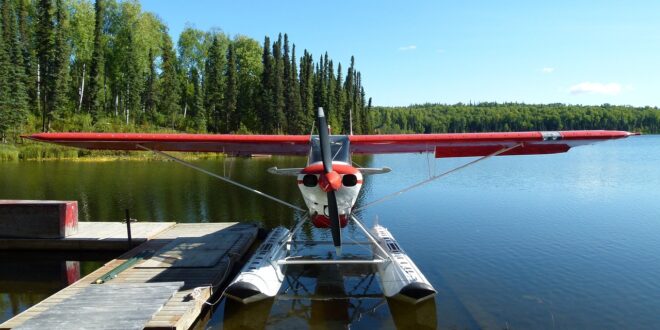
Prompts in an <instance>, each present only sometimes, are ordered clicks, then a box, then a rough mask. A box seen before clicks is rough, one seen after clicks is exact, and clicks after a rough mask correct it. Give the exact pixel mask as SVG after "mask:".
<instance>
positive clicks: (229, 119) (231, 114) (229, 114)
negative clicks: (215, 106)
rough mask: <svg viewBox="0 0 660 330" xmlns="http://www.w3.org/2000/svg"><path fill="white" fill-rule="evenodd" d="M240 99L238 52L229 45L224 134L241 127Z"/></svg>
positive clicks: (226, 70) (224, 99)
mask: <svg viewBox="0 0 660 330" xmlns="http://www.w3.org/2000/svg"><path fill="white" fill-rule="evenodd" d="M237 98H238V80H237V77H236V52H235V51H234V46H233V45H232V44H230V45H229V49H228V50H227V68H226V69H225V90H224V98H223V101H224V102H223V104H224V106H223V109H222V111H223V112H224V116H223V121H224V125H223V127H222V131H223V132H224V133H229V132H236V131H237V130H238V129H239V127H240V125H241V116H240V113H239V112H238V111H237V108H236V102H237Z"/></svg>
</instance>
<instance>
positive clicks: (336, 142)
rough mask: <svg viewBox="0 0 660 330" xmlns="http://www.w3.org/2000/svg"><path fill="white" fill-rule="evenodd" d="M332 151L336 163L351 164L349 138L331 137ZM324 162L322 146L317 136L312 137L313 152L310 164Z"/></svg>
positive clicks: (343, 136)
mask: <svg viewBox="0 0 660 330" xmlns="http://www.w3.org/2000/svg"><path fill="white" fill-rule="evenodd" d="M330 151H331V153H332V160H333V161H336V162H345V163H350V155H351V153H350V146H349V140H348V136H345V135H331V136H330ZM320 161H323V159H321V144H320V141H319V137H318V136H317V135H315V136H312V151H311V155H310V157H309V164H312V163H316V162H320Z"/></svg>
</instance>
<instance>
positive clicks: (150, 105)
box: [142, 49, 158, 123]
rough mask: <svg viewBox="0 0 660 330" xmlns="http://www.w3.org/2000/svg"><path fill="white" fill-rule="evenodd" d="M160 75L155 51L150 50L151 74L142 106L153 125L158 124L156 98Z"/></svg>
mask: <svg viewBox="0 0 660 330" xmlns="http://www.w3.org/2000/svg"><path fill="white" fill-rule="evenodd" d="M157 81H158V74H157V73H156V63H155V59H154V51H153V49H149V72H148V73H147V77H146V81H145V84H144V92H143V93H142V104H144V112H145V118H144V119H145V120H146V121H148V122H151V123H157V122H158V115H157V113H158V112H157V110H156V98H157V91H158V86H157V85H156V83H157Z"/></svg>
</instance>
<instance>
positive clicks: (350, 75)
mask: <svg viewBox="0 0 660 330" xmlns="http://www.w3.org/2000/svg"><path fill="white" fill-rule="evenodd" d="M354 66H355V59H354V58H353V56H351V65H350V66H349V67H348V72H347V73H346V81H345V82H344V93H343V94H344V95H343V96H344V98H345V99H344V101H345V103H344V106H343V107H342V108H341V110H340V112H341V115H340V116H341V117H340V118H339V119H340V120H341V123H342V131H343V132H345V133H347V134H353V113H354V111H355V110H354V109H355V108H354V107H355V103H354V98H353V96H354V95H355V94H354V90H353V88H354V86H353V85H354V80H353V79H354V70H355V68H354Z"/></svg>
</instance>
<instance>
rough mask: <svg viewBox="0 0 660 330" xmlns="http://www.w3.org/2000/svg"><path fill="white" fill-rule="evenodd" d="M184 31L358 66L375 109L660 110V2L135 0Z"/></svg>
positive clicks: (172, 31) (172, 30) (175, 30)
mask: <svg viewBox="0 0 660 330" xmlns="http://www.w3.org/2000/svg"><path fill="white" fill-rule="evenodd" d="M141 3H142V6H143V8H144V9H145V10H147V11H151V12H153V13H155V14H157V15H158V16H159V17H160V18H161V19H162V20H163V21H164V22H165V23H166V24H167V26H168V27H169V29H170V30H169V31H170V34H171V35H172V37H173V38H174V40H177V39H178V35H179V34H180V32H181V31H182V30H183V29H184V28H185V27H186V25H192V26H194V27H196V28H198V29H202V30H208V29H210V28H219V29H221V30H223V31H224V32H225V33H227V34H229V35H230V36H235V35H237V34H241V35H246V36H249V37H252V38H254V39H256V40H258V41H259V42H263V38H264V36H266V35H268V36H270V37H271V38H273V37H275V38H276V37H277V34H278V33H280V32H282V33H287V34H288V35H289V40H290V41H292V42H293V43H295V44H296V48H297V51H298V53H299V54H301V53H302V49H307V50H308V51H310V52H311V53H312V54H313V55H314V56H315V58H317V59H318V56H319V55H320V54H322V53H324V52H325V51H327V52H328V54H329V55H330V57H331V58H332V59H333V60H334V62H335V66H336V63H337V62H341V63H342V65H343V66H344V67H346V65H347V64H348V63H349V62H350V57H351V55H354V56H355V61H356V67H357V69H358V70H359V71H360V72H361V73H362V77H363V85H364V87H365V90H366V93H367V96H368V97H372V98H373V102H374V104H375V105H383V106H405V105H410V104H415V103H426V102H432V103H447V104H454V103H458V102H463V103H469V102H473V103H475V102H525V103H567V104H603V103H610V104H617V105H633V106H647V105H649V106H660V1H657V0H653V1H650V0H649V1H645V0H644V1H642V0H639V1H636V0H630V1H609V0H600V1H581V0H573V1H563V0H553V1H533V0H527V1H506V0H498V1H492V0H491V1H487V0H481V1H477V0H474V1H472V0H464V1H460V0H455V1H447V0H436V1H387V0H381V1H375V0H362V1H355V0H353V1H312V0H307V1H302V0H287V1H272V0H271V1H235V0H234V1H224V0H223V1H219V0H187V1H184V0H167V1H163V0H142V1H141Z"/></svg>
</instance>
